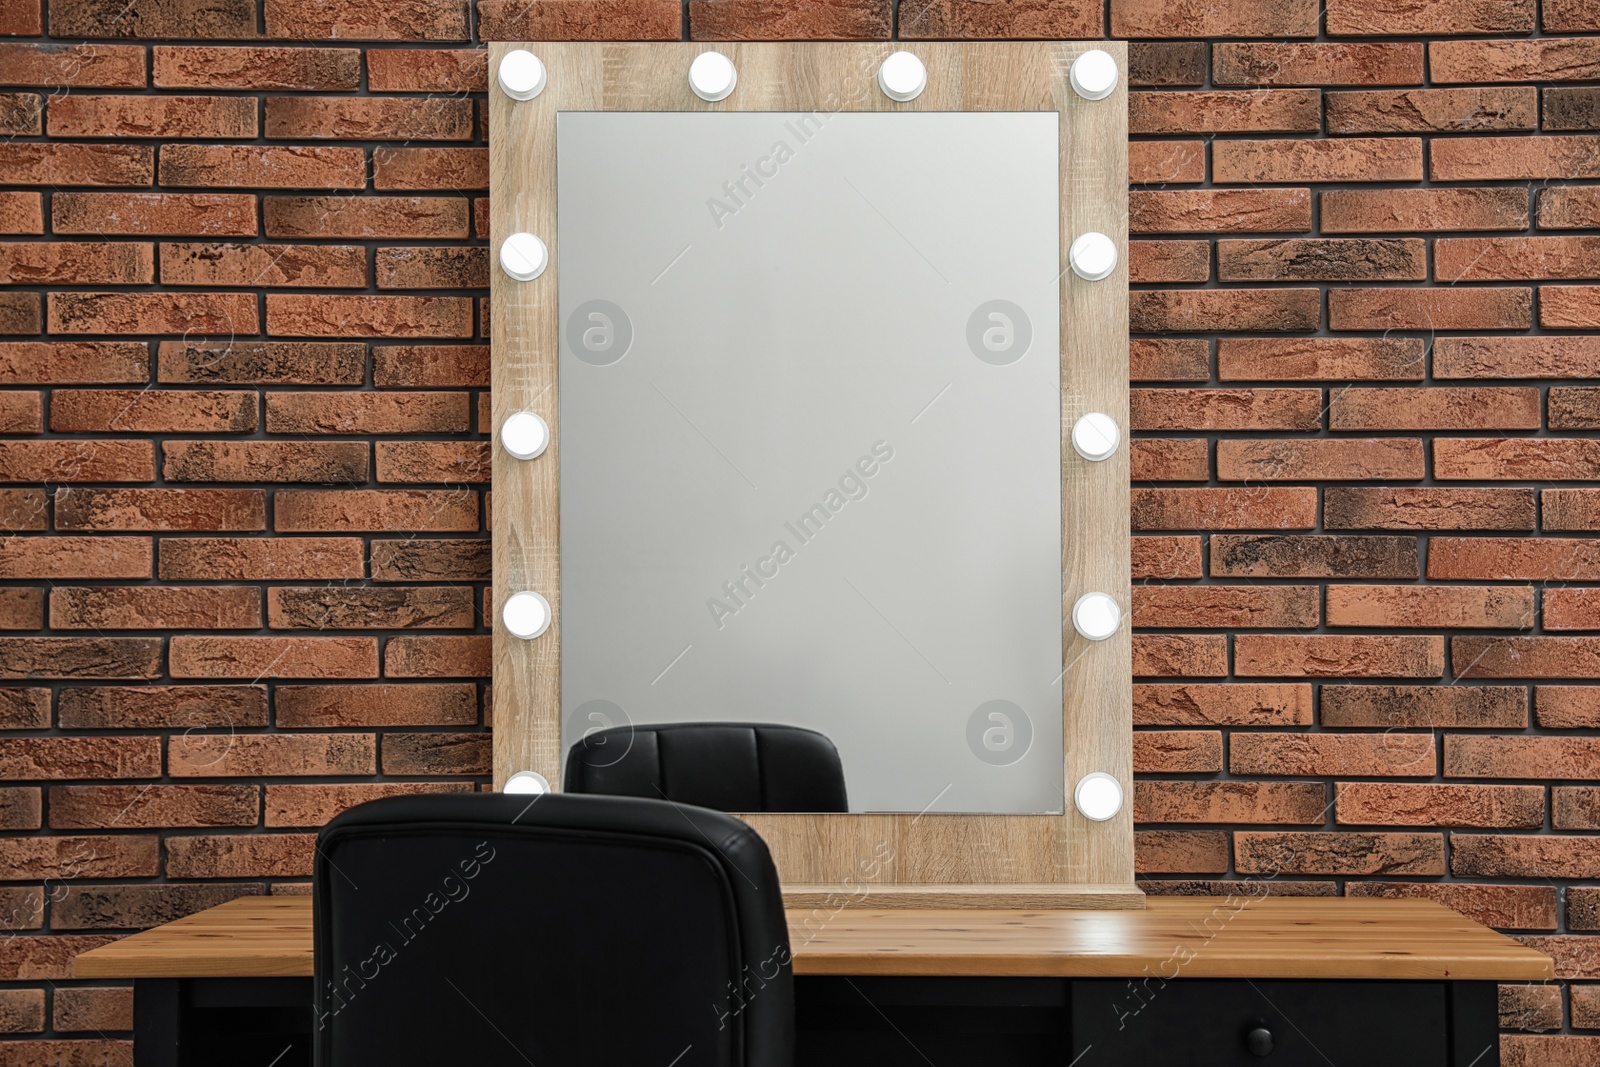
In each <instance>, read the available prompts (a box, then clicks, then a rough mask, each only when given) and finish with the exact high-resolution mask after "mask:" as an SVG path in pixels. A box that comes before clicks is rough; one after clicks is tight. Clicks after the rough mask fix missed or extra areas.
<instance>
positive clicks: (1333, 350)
mask: <svg viewBox="0 0 1600 1067" xmlns="http://www.w3.org/2000/svg"><path fill="white" fill-rule="evenodd" d="M1425 351H1426V345H1425V343H1424V342H1423V340H1422V339H1421V338H1413V337H1384V338H1376V337H1373V338H1369V337H1284V338H1277V337H1270V338H1269V337H1226V338H1223V339H1222V340H1220V341H1218V342H1217V376H1218V377H1219V378H1220V379H1221V380H1223V381H1246V380H1251V379H1254V380H1266V381H1326V380H1328V379H1347V380H1361V379H1378V380H1393V379H1399V380H1416V381H1420V380H1421V379H1422V376H1423V369H1424V366H1425V354H1424V353H1425ZM1335 395H1336V396H1337V395H1338V394H1337V393H1336V394H1335Z"/></svg>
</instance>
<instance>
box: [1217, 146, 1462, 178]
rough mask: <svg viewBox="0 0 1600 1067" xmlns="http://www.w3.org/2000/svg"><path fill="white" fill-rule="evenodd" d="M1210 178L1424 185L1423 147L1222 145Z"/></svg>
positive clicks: (1218, 147) (1218, 149)
mask: <svg viewBox="0 0 1600 1067" xmlns="http://www.w3.org/2000/svg"><path fill="white" fill-rule="evenodd" d="M1437 144H1438V142H1435V145H1437ZM1211 175H1212V178H1213V180H1215V181H1217V182H1241V183H1259V182H1380V181H1398V182H1407V181H1409V182H1415V181H1421V180H1422V142H1421V141H1420V140H1417V139H1415V138H1409V137H1365V138H1362V137H1342V138H1338V139H1336V140H1284V141H1218V142H1216V143H1215V144H1214V145H1212V147H1211ZM1435 177H1438V175H1435Z"/></svg>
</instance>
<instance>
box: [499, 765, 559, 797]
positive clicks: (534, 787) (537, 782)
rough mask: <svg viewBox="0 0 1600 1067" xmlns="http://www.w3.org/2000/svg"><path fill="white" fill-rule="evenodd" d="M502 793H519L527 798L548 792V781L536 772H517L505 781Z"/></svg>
mask: <svg viewBox="0 0 1600 1067" xmlns="http://www.w3.org/2000/svg"><path fill="white" fill-rule="evenodd" d="M500 792H502V793H521V794H524V795H528V796H534V795H538V794H543V793H548V792H550V781H549V779H547V778H546V777H545V776H544V775H542V774H540V773H539V772H538V771H518V772H517V773H516V774H513V775H512V776H511V777H510V778H507V779H506V785H505V788H504V789H502V790H500Z"/></svg>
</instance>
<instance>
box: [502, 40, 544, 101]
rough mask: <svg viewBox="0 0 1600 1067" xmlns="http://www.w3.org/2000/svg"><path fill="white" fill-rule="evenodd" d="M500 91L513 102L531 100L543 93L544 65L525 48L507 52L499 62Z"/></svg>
mask: <svg viewBox="0 0 1600 1067" xmlns="http://www.w3.org/2000/svg"><path fill="white" fill-rule="evenodd" d="M498 79H499V82H500V91H501V92H503V93H505V94H506V95H507V96H509V97H510V98H511V99H513V100H532V99H533V98H534V97H536V96H538V95H539V94H540V93H542V92H544V83H545V72H544V63H543V62H541V61H540V59H539V57H538V56H536V55H534V54H533V53H532V52H530V51H528V50H527V49H525V48H518V49H516V50H515V51H512V52H507V53H506V54H505V57H504V58H502V59H501V60H500V70H499V74H498Z"/></svg>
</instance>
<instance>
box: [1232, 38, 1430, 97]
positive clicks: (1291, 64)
mask: <svg viewBox="0 0 1600 1067" xmlns="http://www.w3.org/2000/svg"><path fill="white" fill-rule="evenodd" d="M1211 63H1212V68H1213V73H1212V80H1213V81H1214V82H1215V83H1216V84H1217V85H1310V86H1331V85H1421V84H1422V45H1421V44H1410V43H1408V44H1401V43H1398V42H1396V43H1384V44H1365V43H1362V44H1344V43H1337V44H1336V43H1332V42H1316V43H1312V42H1304V43H1302V42H1298V41H1296V42H1277V41H1274V42H1260V43H1255V42H1251V43H1243V42H1218V43H1217V44H1215V45H1213V46H1212V48H1211Z"/></svg>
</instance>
